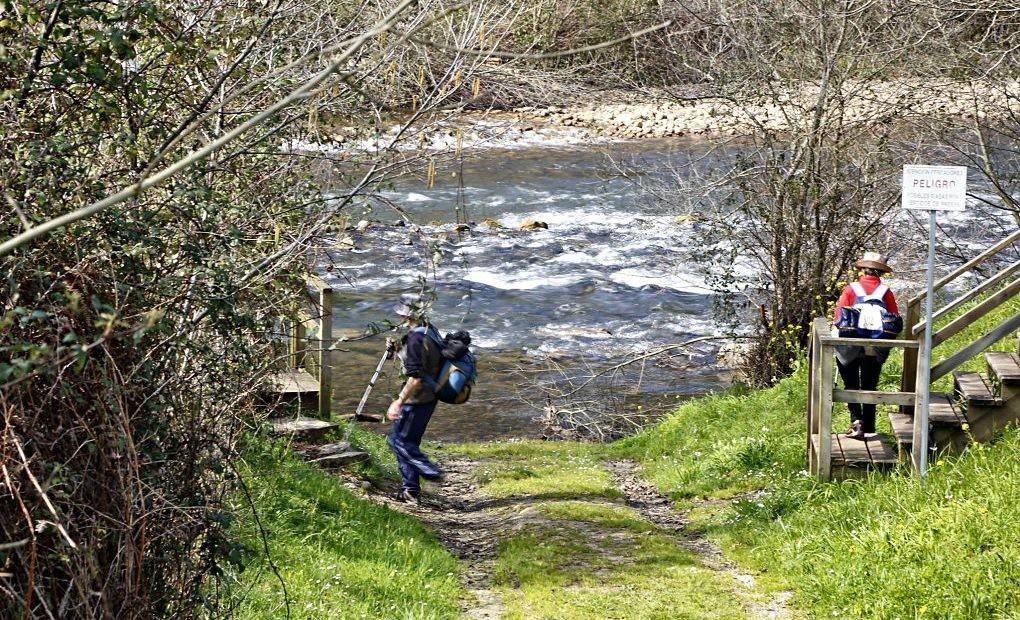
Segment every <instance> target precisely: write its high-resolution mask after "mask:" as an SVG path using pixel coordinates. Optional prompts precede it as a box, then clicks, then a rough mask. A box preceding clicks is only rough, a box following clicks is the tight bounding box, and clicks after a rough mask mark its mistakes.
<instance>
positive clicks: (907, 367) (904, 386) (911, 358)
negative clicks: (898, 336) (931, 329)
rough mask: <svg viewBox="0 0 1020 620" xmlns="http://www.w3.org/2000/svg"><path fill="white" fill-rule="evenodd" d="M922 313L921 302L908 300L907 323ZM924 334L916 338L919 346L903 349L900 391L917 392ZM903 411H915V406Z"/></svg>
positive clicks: (905, 318)
mask: <svg viewBox="0 0 1020 620" xmlns="http://www.w3.org/2000/svg"><path fill="white" fill-rule="evenodd" d="M920 314H921V304H920V302H913V301H912V302H908V303H907V312H906V314H905V315H904V323H905V324H906V325H908V326H909V325H912V324H913V323H914V322H915V321H917V317H918V316H919V315H920ZM921 337H922V336H915V337H914V339H915V340H916V341H917V343H918V347H917V348H910V349H903V374H902V375H900V391H901V392H917V353H918V349H919V348H920V339H921ZM900 411H901V413H913V406H911V408H910V411H907V410H906V409H901V410H900Z"/></svg>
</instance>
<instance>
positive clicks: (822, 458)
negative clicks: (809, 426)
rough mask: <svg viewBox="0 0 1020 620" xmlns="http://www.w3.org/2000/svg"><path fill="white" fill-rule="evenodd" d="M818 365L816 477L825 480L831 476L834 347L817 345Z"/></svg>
mask: <svg viewBox="0 0 1020 620" xmlns="http://www.w3.org/2000/svg"><path fill="white" fill-rule="evenodd" d="M819 349H820V351H819V354H820V358H821V359H820V360H819V366H818V388H819V398H818V414H817V415H818V477H819V478H820V479H821V480H822V481H825V482H828V481H829V480H830V479H831V478H832V387H833V375H832V358H833V356H834V355H835V353H836V348H835V347H833V346H832V345H829V344H825V345H822V346H821V347H819Z"/></svg>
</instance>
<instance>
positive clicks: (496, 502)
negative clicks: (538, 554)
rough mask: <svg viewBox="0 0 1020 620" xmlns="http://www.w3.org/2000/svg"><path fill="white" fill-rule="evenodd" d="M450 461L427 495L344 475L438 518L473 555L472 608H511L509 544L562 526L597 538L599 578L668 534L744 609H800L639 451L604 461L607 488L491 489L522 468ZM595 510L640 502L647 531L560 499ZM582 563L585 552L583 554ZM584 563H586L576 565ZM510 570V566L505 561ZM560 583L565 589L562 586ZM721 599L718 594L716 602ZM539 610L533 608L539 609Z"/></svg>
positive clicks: (378, 496) (433, 522) (499, 612)
mask: <svg viewBox="0 0 1020 620" xmlns="http://www.w3.org/2000/svg"><path fill="white" fill-rule="evenodd" d="M437 460H438V461H439V462H440V463H441V466H442V467H443V469H444V471H445V477H444V480H443V481H442V482H441V483H439V484H434V485H429V486H428V487H427V488H426V489H425V493H424V494H423V497H422V502H421V504H420V505H415V504H413V503H403V502H399V501H397V500H395V499H394V498H393V493H394V492H395V491H396V487H395V486H392V487H390V486H389V485H387V486H385V487H380V486H369V485H367V484H365V483H363V482H359V481H358V480H356V479H353V478H349V477H347V476H342V478H343V479H344V482H345V484H346V485H347V486H348V487H350V488H352V489H353V490H356V491H358V492H359V493H363V494H365V496H366V497H367V498H368V499H370V500H372V501H374V502H376V503H380V504H384V505H386V506H389V507H390V508H392V509H394V510H397V511H400V512H403V513H406V514H410V515H413V516H414V517H416V518H418V519H420V520H421V521H422V522H424V523H426V524H427V525H429V526H430V528H431V529H432V530H433V531H434V533H435V535H436V536H437V538H438V539H439V540H440V541H441V543H442V544H443V545H444V546H445V547H446V548H447V549H448V550H449V551H450V553H451V554H452V555H454V556H455V557H456V558H458V559H459V560H460V561H461V562H462V564H463V567H464V568H463V573H462V580H463V583H464V587H465V589H466V590H467V592H468V595H469V596H468V597H467V599H466V600H465V601H464V603H463V606H462V612H463V614H464V617H465V618H483V619H498V618H502V617H504V615H505V614H507V613H508V611H510V609H509V608H510V607H511V605H510V601H509V600H508V599H511V598H514V597H515V596H516V592H517V590H516V589H515V588H516V587H518V586H520V585H521V584H520V583H519V580H517V581H516V582H515V578H513V577H512V576H511V578H509V579H508V578H507V577H506V576H505V575H504V576H503V577H502V578H500V579H501V580H500V581H497V579H494V572H496V565H497V562H499V561H500V558H499V556H500V549H501V545H502V544H507V543H508V541H511V540H512V539H514V537H518V536H526V535H531V534H532V533H534V532H537V531H554V532H556V535H557V536H558V537H559V539H560V540H562V539H563V538H564V537H569V538H570V539H571V541H572V544H574V545H577V544H587V545H589V546H592V548H597V549H598V551H599V554H600V555H599V556H597V557H596V560H595V562H594V564H596V565H598V568H596V569H594V570H593V573H592V575H593V576H591V577H590V578H591V579H594V580H595V581H596V582H601V581H602V580H603V578H604V577H605V576H606V575H610V574H611V573H612V571H614V570H619V567H625V566H626V565H627V564H628V563H629V562H633V561H634V557H632V556H633V555H634V548H635V547H636V546H637V545H639V544H640V542H641V536H646V537H647V536H650V535H653V534H654V535H655V536H660V537H661V536H667V537H668V538H669V540H671V541H672V543H673V544H675V546H676V547H678V548H679V549H682V550H684V551H686V552H689V553H690V554H691V555H692V556H693V558H694V563H695V565H696V566H697V570H699V571H704V572H705V574H706V575H707V577H701V578H702V579H705V578H709V579H711V580H713V581H715V582H717V583H718V584H720V587H721V588H723V589H725V590H726V591H727V592H728V593H729V594H730V596H731V598H732V600H731V601H730V604H731V610H732V611H735V612H736V614H735V616H742V617H746V618H752V619H780V618H788V617H790V612H789V610H788V609H787V607H786V604H785V603H786V599H787V598H788V595H787V594H786V593H780V594H779V595H777V596H774V597H771V598H768V597H763V596H761V595H760V594H758V593H757V592H756V584H755V581H754V578H753V576H751V575H749V574H746V573H743V572H741V571H738V570H737V569H736V568H735V567H734V566H733V565H732V564H730V563H728V562H727V561H726V560H724V559H723V556H722V553H721V552H720V550H719V549H718V548H717V547H716V546H715V545H713V544H712V543H711V542H709V541H708V540H706V539H705V538H703V537H701V536H698V535H697V534H695V533H692V532H690V531H689V529H688V527H687V525H688V520H687V519H686V517H685V515H684V514H683V513H682V512H679V511H677V510H676V509H675V508H674V505H673V503H672V502H671V501H670V500H669V499H668V498H667V497H665V496H663V495H661V494H660V493H658V492H657V491H656V490H655V489H654V488H652V487H651V486H650V485H648V484H647V483H645V482H643V481H642V480H641V479H640V478H639V476H638V466H637V464H636V463H634V462H632V461H626V460H614V461H600V462H599V463H598V465H597V466H598V467H600V468H601V469H602V471H603V473H604V474H605V477H606V481H607V483H608V486H607V488H606V489H605V491H604V492H603V493H601V494H590V493H573V492H569V491H567V490H564V489H555V488H553V489H549V488H544V489H543V490H542V491H541V492H533V493H529V492H520V493H512V494H506V493H497V494H496V495H493V494H492V493H490V492H487V490H486V488H485V486H486V485H485V480H486V478H487V477H489V476H491V475H492V473H491V472H492V470H493V468H495V469H496V471H500V470H502V469H504V468H506V469H512V468H513V466H512V465H504V464H502V463H500V462H499V460H498V459H485V458H469V457H466V456H463V455H458V454H453V453H444V454H442V455H441V456H439V458H438V459H437ZM565 503H566V504H569V505H570V506H575V510H577V509H578V508H580V509H582V512H583V511H584V510H588V511H621V510H626V511H631V512H632V513H633V514H634V518H635V519H637V520H639V521H640V522H641V523H643V524H644V525H643V527H644V528H647V533H642V534H634V533H633V532H628V531H621V530H619V529H614V528H612V527H607V526H605V525H602V524H599V523H598V522H592V521H586V520H583V519H579V518H576V517H572V518H563V517H562V516H561V517H557V516H556V515H555V514H551V513H550V512H549V510H550V508H551V507H560V506H562V505H564V504H565ZM578 563H579V562H578ZM574 568H575V569H577V570H580V568H581V567H579V566H578V567H574ZM503 572H506V571H505V570H504V571H503ZM573 590H577V592H576V594H578V595H583V589H581V588H580V586H575V585H573V584H567V585H565V586H564V587H562V588H560V589H559V590H558V591H559V592H566V593H568V594H574V592H573ZM552 591H557V589H556V588H553V589H552ZM706 604H707V605H711V603H710V602H709V603H706ZM529 610H530V611H529ZM515 611H516V613H514V614H511V615H514V617H550V616H549V614H548V613H543V612H541V611H539V610H538V607H536V606H535V604H534V602H533V601H532V603H531V607H529V606H528V605H523V606H522V605H521V604H518V605H516V607H515ZM599 613H600V612H598V611H596V615H593V616H589V617H606V618H617V617H645V616H644V615H642V614H641V612H640V611H638V612H634V613H635V615H630V612H626V613H627V615H625V616H622V615H618V614H617V613H613V612H612V611H610V610H606V611H605V612H604V613H605V615H599ZM704 617H734V614H732V613H725V612H721V611H720V612H719V613H714V611H713V610H711V609H706V613H705V615H704Z"/></svg>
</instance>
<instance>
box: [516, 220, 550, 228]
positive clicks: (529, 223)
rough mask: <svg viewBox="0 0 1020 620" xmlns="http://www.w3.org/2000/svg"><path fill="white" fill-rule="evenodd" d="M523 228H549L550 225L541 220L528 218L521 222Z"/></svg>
mask: <svg viewBox="0 0 1020 620" xmlns="http://www.w3.org/2000/svg"><path fill="white" fill-rule="evenodd" d="M521 230H549V225H548V224H546V223H545V222H542V221H539V220H532V219H527V220H524V222H522V223H521Z"/></svg>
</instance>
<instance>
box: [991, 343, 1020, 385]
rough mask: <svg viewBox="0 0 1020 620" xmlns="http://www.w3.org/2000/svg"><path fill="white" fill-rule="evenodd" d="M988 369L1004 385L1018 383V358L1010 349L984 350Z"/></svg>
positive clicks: (1019, 369)
mask: <svg viewBox="0 0 1020 620" xmlns="http://www.w3.org/2000/svg"><path fill="white" fill-rule="evenodd" d="M985 363H987V364H988V370H989V372H990V373H991V374H993V375H995V377H996V378H998V380H999V381H1001V382H1002V383H1003V384H1004V385H1017V384H1020V358H1018V357H1017V354H1016V353H1011V352H1010V351H986V352H985Z"/></svg>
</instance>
